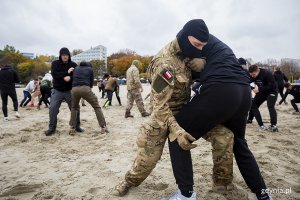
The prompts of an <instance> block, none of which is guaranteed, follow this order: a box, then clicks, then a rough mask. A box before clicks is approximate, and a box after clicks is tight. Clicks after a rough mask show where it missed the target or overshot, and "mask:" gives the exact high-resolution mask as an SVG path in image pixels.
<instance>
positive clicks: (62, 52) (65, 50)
mask: <svg viewBox="0 0 300 200" xmlns="http://www.w3.org/2000/svg"><path fill="white" fill-rule="evenodd" d="M62 54H67V55H69V62H70V61H71V53H70V51H69V49H68V48H67V47H63V48H61V49H60V50H59V60H60V61H62V60H61V55H62Z"/></svg>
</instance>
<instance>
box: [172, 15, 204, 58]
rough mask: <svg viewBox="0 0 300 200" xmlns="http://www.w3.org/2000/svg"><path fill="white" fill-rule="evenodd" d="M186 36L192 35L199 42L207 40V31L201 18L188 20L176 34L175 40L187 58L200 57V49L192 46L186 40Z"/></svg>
mask: <svg viewBox="0 0 300 200" xmlns="http://www.w3.org/2000/svg"><path fill="white" fill-rule="evenodd" d="M188 36H193V37H195V38H196V39H198V40H200V41H201V42H207V41H208V40H209V31H208V28H207V26H206V24H205V22H204V21H203V20H202V19H193V20H191V21H188V22H187V23H186V24H185V25H184V26H183V28H182V29H181V30H180V31H179V33H178V34H177V40H178V44H179V47H180V49H181V51H182V54H183V56H185V57H188V58H201V57H202V51H201V50H199V49H197V48H196V47H194V46H193V45H192V44H191V43H190V41H189V40H188Z"/></svg>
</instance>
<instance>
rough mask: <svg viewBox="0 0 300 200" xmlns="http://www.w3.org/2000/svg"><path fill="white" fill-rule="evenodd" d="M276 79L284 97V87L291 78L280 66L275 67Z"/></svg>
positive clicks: (280, 92)
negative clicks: (288, 77)
mask: <svg viewBox="0 0 300 200" xmlns="http://www.w3.org/2000/svg"><path fill="white" fill-rule="evenodd" d="M273 76H274V79H275V81H276V83H277V87H278V92H279V94H280V96H281V99H283V96H284V94H283V89H284V83H286V82H288V81H289V80H288V79H287V77H286V76H285V74H284V73H283V72H282V71H281V70H280V68H279V67H275V71H274V74H273ZM284 103H285V104H286V101H284Z"/></svg>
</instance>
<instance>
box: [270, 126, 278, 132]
mask: <svg viewBox="0 0 300 200" xmlns="http://www.w3.org/2000/svg"><path fill="white" fill-rule="evenodd" d="M268 130H269V131H270V132H278V128H277V126H276V125H271V126H269V128H268Z"/></svg>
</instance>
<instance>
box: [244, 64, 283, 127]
mask: <svg viewBox="0 0 300 200" xmlns="http://www.w3.org/2000/svg"><path fill="white" fill-rule="evenodd" d="M249 74H250V76H251V80H252V82H254V83H255V84H256V86H255V88H254V89H253V90H252V91H253V92H254V93H255V97H254V98H253V101H252V105H251V110H250V112H249V116H248V120H247V123H252V120H253V117H255V119H256V121H257V123H258V125H259V130H260V131H264V130H267V129H268V130H269V131H271V132H278V128H277V126H276V125H277V112H276V109H275V104H276V101H277V97H278V89H277V84H276V82H275V79H274V77H273V75H272V73H271V72H270V71H268V70H266V69H262V68H259V67H258V66H257V65H251V66H250V67H249ZM265 101H267V106H268V110H269V114H270V118H271V125H270V126H269V128H266V127H265V125H264V123H263V121H262V118H261V114H260V112H259V107H260V106H261V104H263V103H264V102H265Z"/></svg>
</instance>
